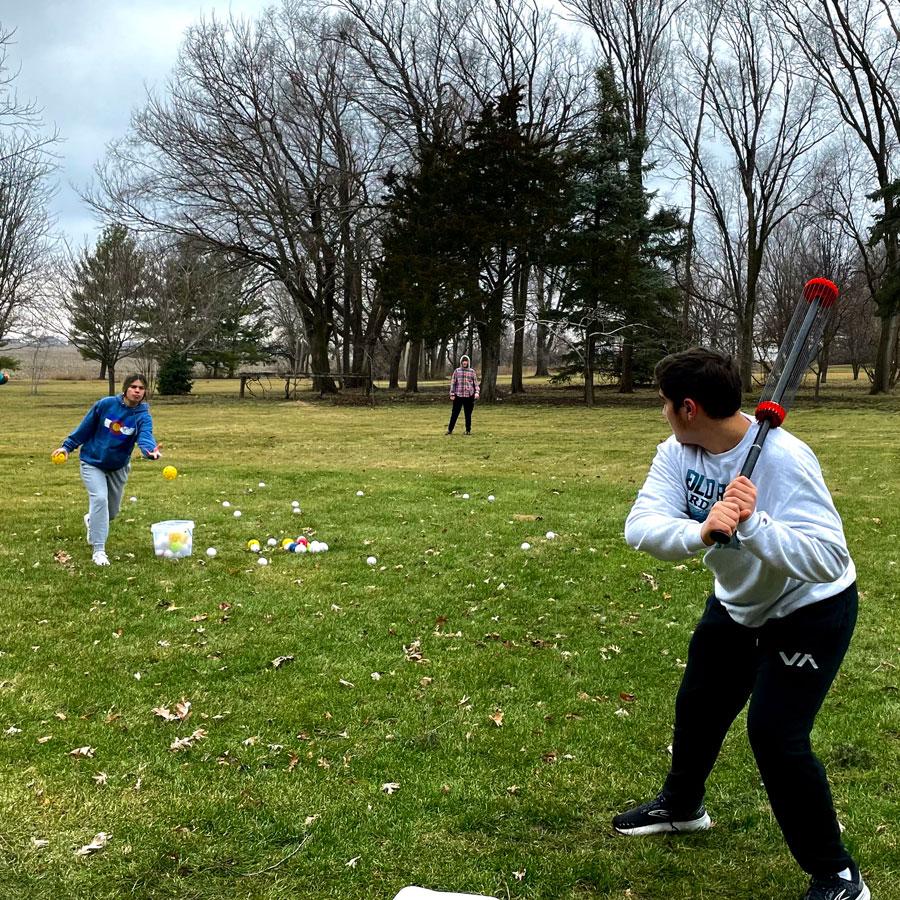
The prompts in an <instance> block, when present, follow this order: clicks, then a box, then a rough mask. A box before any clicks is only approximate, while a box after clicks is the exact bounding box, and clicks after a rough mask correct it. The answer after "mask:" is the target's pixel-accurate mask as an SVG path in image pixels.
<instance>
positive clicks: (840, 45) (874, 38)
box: [770, 0, 900, 393]
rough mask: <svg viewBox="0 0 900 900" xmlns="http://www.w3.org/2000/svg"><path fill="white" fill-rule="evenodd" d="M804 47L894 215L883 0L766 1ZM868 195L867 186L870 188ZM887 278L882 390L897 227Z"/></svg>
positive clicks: (899, 57)
mask: <svg viewBox="0 0 900 900" xmlns="http://www.w3.org/2000/svg"><path fill="white" fill-rule="evenodd" d="M770 3H771V6H772V8H773V10H774V11H775V12H776V13H777V15H778V16H779V19H780V21H781V22H782V23H783V25H784V27H785V28H786V29H787V31H788V32H789V33H790V35H791V36H792V38H793V39H794V41H796V43H797V45H798V47H799V48H800V50H801V51H802V56H803V59H804V60H805V62H806V65H807V68H808V71H809V73H810V74H812V75H813V77H815V79H816V80H817V81H818V82H819V83H820V84H822V85H824V86H825V88H827V90H828V92H829V93H830V95H831V97H832V99H833V101H834V105H835V108H836V110H837V114H838V118H839V119H840V121H841V122H843V124H844V125H845V126H846V127H847V128H848V129H849V130H850V132H851V133H852V134H854V135H855V137H856V139H857V140H858V141H859V142H860V143H861V144H862V146H863V147H865V149H866V151H867V152H868V154H869V156H870V158H871V160H872V163H873V165H874V168H875V180H874V185H873V186H875V187H877V191H878V192H879V194H880V198H881V203H882V205H883V215H884V218H885V220H887V221H890V220H891V219H892V217H894V216H896V211H895V205H896V202H897V201H896V198H895V196H894V193H893V192H892V185H893V186H894V188H895V189H896V185H897V181H898V177H900V176H898V172H900V169H898V162H897V159H898V157H897V154H898V153H900V38H898V27H897V19H896V17H895V13H894V12H893V10H894V7H893V6H892V5H891V4H890V3H889V2H887V0H770ZM869 193H871V191H870V192H869ZM883 244H884V253H885V279H884V281H883V282H882V283H881V284H879V290H878V292H877V296H878V298H879V315H880V317H881V335H880V337H879V342H878V354H877V358H876V361H875V380H874V383H873V385H872V392H873V393H881V392H884V391H887V390H889V389H890V387H891V379H892V377H893V373H894V369H895V357H896V353H897V351H896V346H897V340H898V331H900V286H898V285H900V247H898V234H897V231H896V229H888V230H886V232H885V234H884V237H883Z"/></svg>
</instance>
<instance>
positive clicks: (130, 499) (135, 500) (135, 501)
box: [128, 497, 137, 503]
mask: <svg viewBox="0 0 900 900" xmlns="http://www.w3.org/2000/svg"><path fill="white" fill-rule="evenodd" d="M128 502H129V503H137V497H129V498H128Z"/></svg>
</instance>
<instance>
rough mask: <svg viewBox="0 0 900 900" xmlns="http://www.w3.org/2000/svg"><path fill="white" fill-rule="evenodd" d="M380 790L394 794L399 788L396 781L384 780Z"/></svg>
mask: <svg viewBox="0 0 900 900" xmlns="http://www.w3.org/2000/svg"><path fill="white" fill-rule="evenodd" d="M381 790H382V791H384V793H385V794H396V793H397V791H399V790H400V784H399V783H398V782H396V781H386V782H385V783H384V784H383V785H382V786H381Z"/></svg>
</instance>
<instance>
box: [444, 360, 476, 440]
mask: <svg viewBox="0 0 900 900" xmlns="http://www.w3.org/2000/svg"><path fill="white" fill-rule="evenodd" d="M480 393H481V387H480V385H479V384H478V376H477V375H476V374H475V370H474V369H473V368H472V365H471V361H470V359H469V357H468V356H463V357H462V358H461V359H460V361H459V367H458V368H456V369H454V370H453V377H452V378H451V379H450V399H451V400H452V401H453V412H452V413H451V414H450V424H449V425H448V426H447V434H453V429H454V427H455V426H456V420H457V419H458V418H459V411H460V410H461V409H463V410H465V413H466V434H471V433H472V408H473V407H474V406H475V401H476V400H477V399H478V397H479V394H480Z"/></svg>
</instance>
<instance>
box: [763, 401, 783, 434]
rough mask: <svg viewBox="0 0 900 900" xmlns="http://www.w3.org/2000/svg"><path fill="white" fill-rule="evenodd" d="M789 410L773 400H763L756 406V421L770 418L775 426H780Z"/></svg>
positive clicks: (770, 421) (770, 422)
mask: <svg viewBox="0 0 900 900" xmlns="http://www.w3.org/2000/svg"><path fill="white" fill-rule="evenodd" d="M785 416H787V410H786V409H785V408H784V407H783V406H782V405H781V404H780V403H775V402H774V401H773V400H762V401H760V403H759V405H758V406H757V407H756V421H757V422H762V421H764V420H766V419H768V421H769V424H770V425H771V426H772V427H773V428H778V427H779V426H780V425H781V423H782V422H784V419H785Z"/></svg>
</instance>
